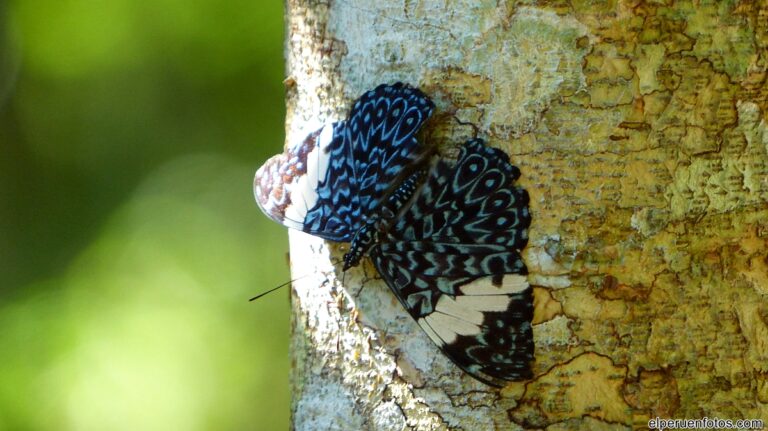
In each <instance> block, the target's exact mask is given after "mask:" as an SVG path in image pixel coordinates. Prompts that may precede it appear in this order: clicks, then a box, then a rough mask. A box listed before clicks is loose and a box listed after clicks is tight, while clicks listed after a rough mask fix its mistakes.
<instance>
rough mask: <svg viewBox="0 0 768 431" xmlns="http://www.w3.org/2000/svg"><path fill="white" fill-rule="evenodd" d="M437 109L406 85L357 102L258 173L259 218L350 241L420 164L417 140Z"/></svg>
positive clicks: (371, 93) (386, 88) (383, 88)
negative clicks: (342, 117)
mask: <svg viewBox="0 0 768 431" xmlns="http://www.w3.org/2000/svg"><path fill="white" fill-rule="evenodd" d="M433 109H434V104H433V103H432V101H431V100H429V98H427V97H426V96H425V95H424V94H423V93H422V92H421V91H419V90H418V89H415V88H412V87H410V86H408V85H406V84H402V83H397V84H394V85H380V86H378V87H376V89H374V90H371V91H369V92H367V93H365V94H364V95H362V96H361V97H360V98H359V99H358V100H357V101H356V102H355V104H354V106H353V107H352V109H351V111H350V113H349V115H348V117H347V119H346V120H344V121H340V122H336V123H333V124H329V125H326V126H324V127H323V128H322V129H320V130H318V131H316V132H313V133H311V134H310V135H309V136H307V138H306V139H304V140H303V141H302V142H300V143H298V144H297V145H294V146H292V147H289V148H288V149H286V151H285V153H283V154H281V155H278V156H276V157H274V158H272V159H270V160H269V161H267V163H265V164H264V166H262V168H260V169H259V171H257V173H256V179H255V180H254V192H255V195H256V201H257V202H258V203H259V206H260V207H261V208H262V210H263V211H264V212H265V213H266V214H267V215H268V216H269V217H270V218H272V219H274V220H276V221H278V222H280V223H282V224H284V225H286V226H288V227H291V228H294V229H298V230H303V231H304V232H308V233H311V234H313V235H317V236H320V237H322V238H325V239H329V240H334V241H349V240H351V238H352V236H353V235H354V233H355V232H356V231H357V230H358V229H359V228H360V225H361V223H362V221H364V220H365V218H366V217H369V216H370V215H372V214H375V213H376V210H377V207H378V206H379V205H380V204H381V202H382V199H384V197H385V196H386V195H387V194H388V193H389V192H391V191H392V190H393V189H394V188H396V186H397V185H398V183H399V181H401V180H402V178H403V177H404V176H405V175H406V174H407V173H408V171H409V170H412V169H413V168H414V167H415V166H416V165H418V163H419V161H421V160H423V159H424V158H425V156H426V153H427V148H426V147H424V146H422V145H420V144H419V142H418V141H417V140H416V137H415V135H416V133H417V132H418V131H419V129H420V128H421V126H422V125H423V124H424V122H426V121H427V119H428V118H429V116H430V115H431V114H432V111H433Z"/></svg>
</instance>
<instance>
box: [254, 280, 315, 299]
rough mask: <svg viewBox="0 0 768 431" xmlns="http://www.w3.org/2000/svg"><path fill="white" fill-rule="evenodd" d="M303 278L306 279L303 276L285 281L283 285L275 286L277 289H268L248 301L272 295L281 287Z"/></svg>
mask: <svg viewBox="0 0 768 431" xmlns="http://www.w3.org/2000/svg"><path fill="white" fill-rule="evenodd" d="M304 277H307V276H306V275H305V276H302V277H299V278H294V279H293V280H291V281H286V282H285V283H283V284H281V285H279V286H277V287H273V288H272V289H269V290H267V291H266V292H263V293H260V294H258V295H256V296H254V297H253V298H251V299H249V300H248V301H255V300H257V299H259V298H261V297H262V296H264V295H266V294H268V293H272V292H274V291H275V290H277V289H280V288H281V287H285V286H287V285H289V284H291V283H293V282H294V281H298V280H301V279H302V278H304Z"/></svg>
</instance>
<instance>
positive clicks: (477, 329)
mask: <svg viewBox="0 0 768 431" xmlns="http://www.w3.org/2000/svg"><path fill="white" fill-rule="evenodd" d="M433 110H434V104H433V103H432V101H430V100H429V98H427V97H426V96H425V95H424V94H423V93H422V92H421V91H419V90H418V89H415V88H412V87H409V86H408V85H404V84H401V83H397V84H394V85H380V86H379V87H377V88H376V89H374V90H371V91H369V92H367V93H365V94H364V95H363V96H361V97H360V99H359V100H357V101H356V102H355V104H354V106H353V107H352V110H351V111H350V113H349V116H348V117H347V119H346V120H344V121H339V122H336V123H332V124H328V125H326V126H324V127H323V128H321V129H319V130H318V131H316V132H314V133H311V134H309V136H307V138H306V139H305V140H304V141H302V142H299V143H297V144H296V145H294V146H292V147H289V148H287V149H286V151H285V152H284V153H283V154H281V155H278V156H275V157H273V158H271V159H270V160H268V161H267V162H266V163H265V164H264V165H263V166H262V167H261V168H260V169H259V170H258V172H257V173H256V179H255V181H254V192H255V195H256V201H257V202H258V204H259V206H260V207H261V209H262V210H263V211H264V212H265V213H266V214H267V215H268V216H269V217H270V218H272V219H274V220H276V221H278V222H279V223H282V224H284V225H286V226H288V227H290V228H294V229H298V230H301V231H304V232H307V233H310V234H312V235H317V236H320V237H322V238H325V239H328V240H332V241H343V242H350V243H351V244H350V250H349V252H348V253H347V254H346V255H344V270H345V271H346V270H347V269H349V268H351V267H353V266H356V265H357V264H358V263H359V262H360V260H361V259H362V258H363V256H365V255H368V256H369V257H370V258H371V259H372V261H373V263H374V265H375V266H376V269H377V270H378V272H379V274H380V275H381V277H382V278H383V279H384V281H385V282H386V283H387V285H388V286H389V287H390V289H391V290H392V292H393V293H394V294H395V296H396V297H397V299H398V300H399V301H400V303H401V304H402V305H403V306H404V307H405V309H406V310H407V311H408V313H409V314H410V315H411V316H412V317H413V318H414V319H415V320H416V322H418V324H419V325H420V326H421V327H422V329H423V330H424V331H425V332H426V333H427V335H428V336H429V337H430V338H431V339H432V340H433V341H434V342H435V343H436V344H437V346H438V347H439V348H440V349H441V350H442V351H443V353H445V354H446V355H447V356H448V357H449V358H450V359H451V360H452V361H453V362H454V363H456V365H458V366H459V367H460V368H461V369H463V370H464V371H465V372H467V373H468V374H470V375H472V376H473V377H475V378H476V379H478V380H480V381H482V382H484V383H487V384H491V385H494V386H501V385H503V384H504V382H505V381H511V380H523V379H527V378H530V377H531V369H530V363H531V361H533V359H534V358H533V351H534V346H533V334H532V329H531V320H532V318H533V296H532V289H531V287H530V286H529V285H528V282H527V279H526V277H525V275H526V274H527V269H526V266H525V264H524V263H523V261H522V259H521V257H520V251H521V250H522V249H523V248H525V246H526V244H527V241H528V227H529V225H530V222H531V217H530V214H529V210H528V193H527V192H526V191H525V190H524V189H522V188H520V187H518V186H516V185H515V181H516V180H517V179H518V178H519V176H520V171H519V170H518V169H517V168H516V167H515V166H513V165H511V164H510V162H509V157H508V156H507V155H506V154H505V153H503V152H502V151H500V150H497V149H494V148H490V147H488V146H486V145H485V143H484V142H483V141H482V140H480V139H475V140H471V141H469V142H467V143H465V144H464V145H463V146H462V147H461V150H460V153H459V156H458V159H457V160H456V161H455V162H453V161H447V160H444V159H440V158H437V157H432V155H433V152H432V151H431V149H430V148H429V147H427V146H424V145H421V144H420V143H419V142H418V140H417V139H416V133H417V132H418V131H419V129H420V128H421V126H422V125H423V124H424V123H425V122H426V121H427V119H429V117H430V115H431V114H432V111H433Z"/></svg>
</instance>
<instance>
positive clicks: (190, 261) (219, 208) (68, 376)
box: [0, 0, 289, 430]
mask: <svg viewBox="0 0 768 431" xmlns="http://www.w3.org/2000/svg"><path fill="white" fill-rule="evenodd" d="M282 7H283V5H282V2H276V1H266V0H231V1H226V2H222V1H217V0H153V1H149V2H140V1H135V0H109V1H98V0H0V429H32V430H37V429H40V430H48V429H50V430H121V429H126V430H168V429H177V430H234V429H255V430H269V429H286V428H287V426H288V415H289V407H288V399H289V398H288V397H289V395H288V368H289V358H288V347H287V345H288V325H289V301H288V292H287V289H283V290H282V291H279V292H277V293H273V294H271V295H269V296H267V297H264V298H262V299H260V300H259V301H256V302H254V303H249V302H248V298H249V297H251V296H253V295H254V294H257V293H259V292H261V291H263V290H265V289H268V288H270V287H274V286H276V285H278V284H280V283H283V282H285V281H287V280H288V277H289V275H288V266H287V262H286V252H287V235H286V232H285V230H284V229H282V228H281V227H279V226H278V225H276V224H274V223H271V222H270V221H268V220H267V219H266V217H264V216H263V215H262V214H261V213H260V211H259V210H258V208H257V206H256V205H255V203H254V201H253V197H252V191H251V187H252V186H251V184H252V178H253V174H254V171H255V169H256V168H257V167H258V165H259V164H260V163H262V162H263V161H264V160H265V159H266V158H267V157H268V156H269V155H270V154H273V153H276V152H278V151H279V150H280V148H281V147H282V143H283V135H284V131H283V120H284V101H283V95H284V92H283V85H282V80H283V55H282V53H283V51H282V43H283V42H282V39H283V9H282Z"/></svg>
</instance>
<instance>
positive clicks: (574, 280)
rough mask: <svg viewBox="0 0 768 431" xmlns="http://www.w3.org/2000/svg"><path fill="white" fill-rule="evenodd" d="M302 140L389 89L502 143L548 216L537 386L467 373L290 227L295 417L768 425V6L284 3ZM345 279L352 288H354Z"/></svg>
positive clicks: (347, 423) (541, 243)
mask: <svg viewBox="0 0 768 431" xmlns="http://www.w3.org/2000/svg"><path fill="white" fill-rule="evenodd" d="M287 12H288V18H287V20H288V21H287V24H288V26H287V27H288V35H287V36H288V41H287V46H286V54H287V58H288V75H289V79H288V80H287V82H288V83H289V85H288V96H287V103H288V128H287V130H288V133H287V135H288V139H289V140H293V139H300V138H301V137H303V135H305V134H306V132H307V131H309V130H313V128H316V127H317V125H318V124H319V123H321V122H324V121H325V120H327V119H331V118H341V117H343V116H344V115H345V114H346V112H347V110H348V109H349V106H350V103H351V101H352V100H353V99H354V98H356V97H357V96H358V95H360V94H361V93H362V92H364V91H365V90H368V89H370V88H373V87H375V86H376V85H378V84H380V83H386V82H394V81H403V82H408V83H411V84H413V85H415V86H418V87H420V88H422V89H423V90H424V91H425V92H426V93H427V94H428V95H429V96H430V97H432V98H433V100H434V101H435V103H436V104H437V110H436V114H435V116H434V117H433V119H432V120H431V121H430V123H429V124H428V125H427V131H426V136H427V139H428V140H429V141H430V142H431V143H434V144H438V145H441V144H445V143H451V144H458V143H461V142H463V141H464V140H465V139H467V138H469V137H483V138H486V139H487V140H488V141H489V142H490V144H491V145H493V146H495V147H498V148H502V149H504V150H505V151H507V152H508V153H509V154H510V156H511V158H512V161H513V163H514V164H516V165H517V166H519V167H520V169H521V171H522V177H521V180H520V182H521V184H522V185H523V186H524V187H526V188H527V189H528V191H529V193H530V196H531V212H532V214H533V223H532V225H531V229H530V243H529V246H528V248H527V249H526V251H525V254H524V257H525V260H526V263H527V264H528V267H529V270H530V272H531V274H530V276H529V281H530V282H531V284H532V285H534V286H535V296H536V312H535V321H534V323H535V325H534V334H535V338H536V349H537V351H536V359H537V361H536V363H535V367H534V371H535V374H536V377H535V378H534V379H533V380H531V381H529V382H524V383H521V384H510V385H509V386H508V387H506V388H504V389H502V390H500V391H499V390H494V389H493V388H490V387H488V386H485V385H483V384H481V383H479V382H476V381H474V380H473V379H471V378H470V377H468V376H466V375H464V374H463V373H462V372H461V371H460V370H459V369H458V368H457V367H455V366H454V365H453V364H452V363H451V362H450V361H449V360H448V359H446V358H444V357H443V356H442V354H441V353H440V352H439V351H438V350H437V348H436V347H434V346H433V345H432V343H431V341H430V340H429V339H428V338H427V336H426V335H424V334H423V333H421V331H420V329H419V328H418V326H417V325H416V323H415V322H413V321H412V320H411V318H410V317H409V316H408V315H407V313H406V312H405V311H404V310H403V309H402V307H401V306H400V305H399V304H398V303H397V302H396V300H395V298H394V296H393V295H392V294H391V293H390V292H389V290H388V288H387V286H386V285H385V284H384V283H383V282H382V281H381V280H380V279H379V278H378V276H377V274H376V271H375V269H374V268H373V266H372V265H370V263H369V262H364V263H363V264H362V265H361V266H360V267H357V268H354V269H353V270H351V271H349V272H348V273H347V274H346V275H345V276H342V273H341V272H340V267H339V266H334V265H333V264H332V262H335V261H338V260H339V258H340V256H341V255H342V254H343V250H342V249H341V247H342V246H340V245H337V244H331V243H325V242H323V241H322V240H319V239H317V238H312V237H309V236H307V235H304V234H301V233H296V232H291V235H290V238H291V261H292V268H293V273H294V278H296V277H300V276H305V277H304V278H302V279H300V280H299V281H297V282H296V283H295V284H294V287H293V311H294V325H293V337H294V338H293V346H292V355H293V361H294V367H293V379H292V381H293V394H294V398H293V405H292V419H293V426H294V428H295V429H300V430H304V429H313V430H314V429H370V430H397V429H418V430H422V429H424V430H438V429H466V430H487V429H504V430H506V429H515V428H518V427H521V428H547V429H551V430H559V429H585V428H587V429H630V428H645V427H647V423H648V420H649V419H651V418H655V417H657V416H659V417H662V418H700V417H704V416H709V417H713V416H718V417H720V418H729V419H745V418H762V419H763V420H764V421H766V422H768V365H766V364H768V221H766V220H768V131H767V130H766V124H767V123H768V82H766V79H767V78H768V55H767V54H766V52H768V4H766V3H765V2H760V1H757V0H755V1H749V0H742V1H723V2H714V1H712V2H710V1H696V2H692V1H675V0H667V1H650V0H649V1H641V0H605V1H594V0H593V1H573V0H572V1H559V0H549V1H545V0H541V1H511V0H510V1H497V0H492V1H491V0H443V1H434V0H402V1H398V2H394V1H393V2H368V1H363V0H344V1H341V0H336V1H333V0H331V1H298V0H288V2H287ZM342 278H343V279H344V283H343V284H342V282H341V280H342Z"/></svg>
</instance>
